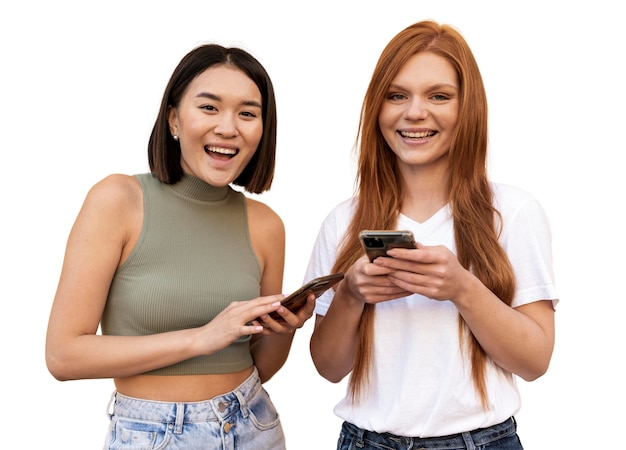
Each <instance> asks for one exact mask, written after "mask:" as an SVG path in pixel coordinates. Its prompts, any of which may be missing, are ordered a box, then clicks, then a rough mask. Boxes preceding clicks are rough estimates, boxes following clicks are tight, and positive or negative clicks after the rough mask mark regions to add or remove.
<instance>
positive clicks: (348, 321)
mask: <svg viewBox="0 0 626 450" xmlns="http://www.w3.org/2000/svg"><path fill="white" fill-rule="evenodd" d="M390 272H391V271H390V270H389V269H385V268H383V267H378V266H376V265H374V264H370V263H369V262H368V260H367V258H366V257H363V258H361V259H359V260H358V261H357V262H356V263H355V264H354V265H353V266H352V267H351V268H350V269H349V270H348V271H346V274H345V279H344V280H343V281H341V282H340V283H339V284H338V285H337V290H336V292H335V296H334V297H333V301H332V303H331V305H330V308H329V309H328V311H327V313H326V315H325V316H320V315H318V316H316V319H315V329H314V331H313V335H312V336H311V342H310V349H311V357H312V359H313V363H314V364H315V367H316V368H317V371H318V372H319V373H320V375H322V376H323V377H324V378H326V379H327V380H329V381H331V382H334V383H336V382H339V381H341V380H342V379H343V378H344V377H345V376H346V375H348V374H349V373H350V372H351V371H352V368H353V365H354V355H355V352H356V348H357V341H358V327H359V322H360V320H361V315H362V314H363V308H364V306H365V304H366V303H378V302H381V301H386V300H391V299H394V298H400V297H403V296H405V295H407V292H406V291H405V290H404V289H402V288H399V287H398V286H395V285H394V284H393V283H391V282H390V281H389V279H388V278H387V276H386V275H387V274H389V273H390Z"/></svg>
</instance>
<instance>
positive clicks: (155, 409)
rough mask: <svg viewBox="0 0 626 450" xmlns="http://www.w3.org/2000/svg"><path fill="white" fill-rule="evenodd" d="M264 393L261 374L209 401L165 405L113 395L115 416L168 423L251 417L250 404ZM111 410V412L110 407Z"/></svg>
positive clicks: (252, 375)
mask: <svg viewBox="0 0 626 450" xmlns="http://www.w3.org/2000/svg"><path fill="white" fill-rule="evenodd" d="M259 389H261V380H260V378H259V373H258V371H257V369H256V368H254V371H253V373H252V374H251V375H250V376H249V377H248V379H246V381H244V382H243V383H241V385H239V386H238V387H237V389H235V390H233V391H231V392H228V393H226V394H223V395H219V396H217V397H214V398H212V399H209V400H205V401H199V402H161V401H154V400H144V399H139V398H133V397H128V396H125V395H122V394H120V393H119V392H113V395H112V397H111V403H112V413H113V414H115V415H117V416H119V417H124V418H128V419H137V420H146V421H154V422H164V423H176V424H177V425H178V426H182V424H183V423H189V422H205V421H210V420H217V421H222V420H224V419H225V418H227V417H228V416H230V415H231V414H233V413H235V412H237V411H242V412H243V414H244V417H245V416H247V414H248V413H247V408H246V407H245V406H246V404H247V401H248V400H249V399H251V398H252V397H254V395H255V394H256V393H257V392H258V391H259ZM109 409H111V408H110V407H109Z"/></svg>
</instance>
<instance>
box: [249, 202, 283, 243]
mask: <svg viewBox="0 0 626 450" xmlns="http://www.w3.org/2000/svg"><path fill="white" fill-rule="evenodd" d="M246 204H247V207H248V218H249V222H250V228H251V230H252V229H255V228H257V229H261V230H266V231H270V230H271V231H273V232H282V234H284V232H285V225H284V223H283V220H282V219H281V218H280V216H279V215H278V214H277V213H276V211H274V210H273V209H272V208H270V207H269V206H268V205H267V204H265V203H263V202H260V201H258V200H255V199H251V198H248V197H246Z"/></svg>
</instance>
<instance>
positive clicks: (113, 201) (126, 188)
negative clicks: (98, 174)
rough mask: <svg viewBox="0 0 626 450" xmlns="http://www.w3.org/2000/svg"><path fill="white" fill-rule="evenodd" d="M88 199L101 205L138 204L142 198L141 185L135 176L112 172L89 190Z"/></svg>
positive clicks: (124, 205) (123, 205) (126, 205)
mask: <svg viewBox="0 0 626 450" xmlns="http://www.w3.org/2000/svg"><path fill="white" fill-rule="evenodd" d="M87 200H91V201H95V202H97V203H98V204H100V205H101V206H116V207H128V206H136V205H137V202H138V201H139V202H141V200H142V193H141V186H140V184H139V180H137V178H136V177H134V176H131V175H123V174H112V175H109V176H107V177H106V178H104V179H102V180H101V181H99V182H98V183H96V184H95V185H94V186H93V187H92V188H91V189H90V190H89V193H88V194H87Z"/></svg>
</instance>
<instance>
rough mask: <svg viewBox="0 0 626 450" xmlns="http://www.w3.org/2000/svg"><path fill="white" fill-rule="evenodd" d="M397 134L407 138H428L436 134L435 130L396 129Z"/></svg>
mask: <svg viewBox="0 0 626 450" xmlns="http://www.w3.org/2000/svg"><path fill="white" fill-rule="evenodd" d="M398 134H400V136H402V137H403V138H407V139H417V140H420V139H428V138H431V137H433V136H434V135H436V134H437V132H436V131H434V130H431V131H398Z"/></svg>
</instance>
